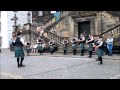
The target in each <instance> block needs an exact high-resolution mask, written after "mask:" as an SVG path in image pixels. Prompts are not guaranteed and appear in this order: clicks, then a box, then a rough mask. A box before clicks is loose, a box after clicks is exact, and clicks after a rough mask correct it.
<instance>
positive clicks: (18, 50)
mask: <svg viewBox="0 0 120 90" xmlns="http://www.w3.org/2000/svg"><path fill="white" fill-rule="evenodd" d="M12 43H13V46H15V57H16V58H17V64H18V67H24V66H25V65H23V60H24V56H25V55H24V50H23V46H24V39H23V38H22V37H21V32H18V33H17V37H14V39H13V42H12ZM20 58H21V62H20V60H19V59H20Z"/></svg>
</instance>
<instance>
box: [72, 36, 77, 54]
mask: <svg viewBox="0 0 120 90" xmlns="http://www.w3.org/2000/svg"><path fill="white" fill-rule="evenodd" d="M71 43H72V49H73V55H76V50H77V38H73V39H72V40H71Z"/></svg>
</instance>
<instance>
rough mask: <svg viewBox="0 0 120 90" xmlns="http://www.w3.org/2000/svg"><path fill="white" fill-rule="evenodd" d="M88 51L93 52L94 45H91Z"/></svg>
mask: <svg viewBox="0 0 120 90" xmlns="http://www.w3.org/2000/svg"><path fill="white" fill-rule="evenodd" d="M88 51H93V44H92V43H89V47H88Z"/></svg>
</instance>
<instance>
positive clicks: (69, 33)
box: [55, 11, 119, 39]
mask: <svg viewBox="0 0 120 90" xmlns="http://www.w3.org/2000/svg"><path fill="white" fill-rule="evenodd" d="M69 13H70V15H69V16H68V17H67V18H65V19H64V20H62V21H61V22H59V23H58V24H57V25H56V26H55V29H56V33H57V35H59V36H60V35H62V36H63V37H69V39H71V38H72V37H73V36H76V37H78V36H79V35H80V33H83V32H86V33H87V34H89V33H92V34H97V35H98V34H101V33H102V32H104V31H106V30H108V29H110V28H111V27H112V26H114V25H115V24H117V23H118V22H119V17H117V16H113V15H112V14H110V13H108V12H107V11H101V12H98V11H69Z"/></svg>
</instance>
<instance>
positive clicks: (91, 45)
mask: <svg viewBox="0 0 120 90" xmlns="http://www.w3.org/2000/svg"><path fill="white" fill-rule="evenodd" d="M86 43H87V44H88V45H89V47H88V51H89V56H88V57H90V58H91V57H92V51H93V43H94V38H93V35H92V34H89V38H88V39H87V41H86Z"/></svg>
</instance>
